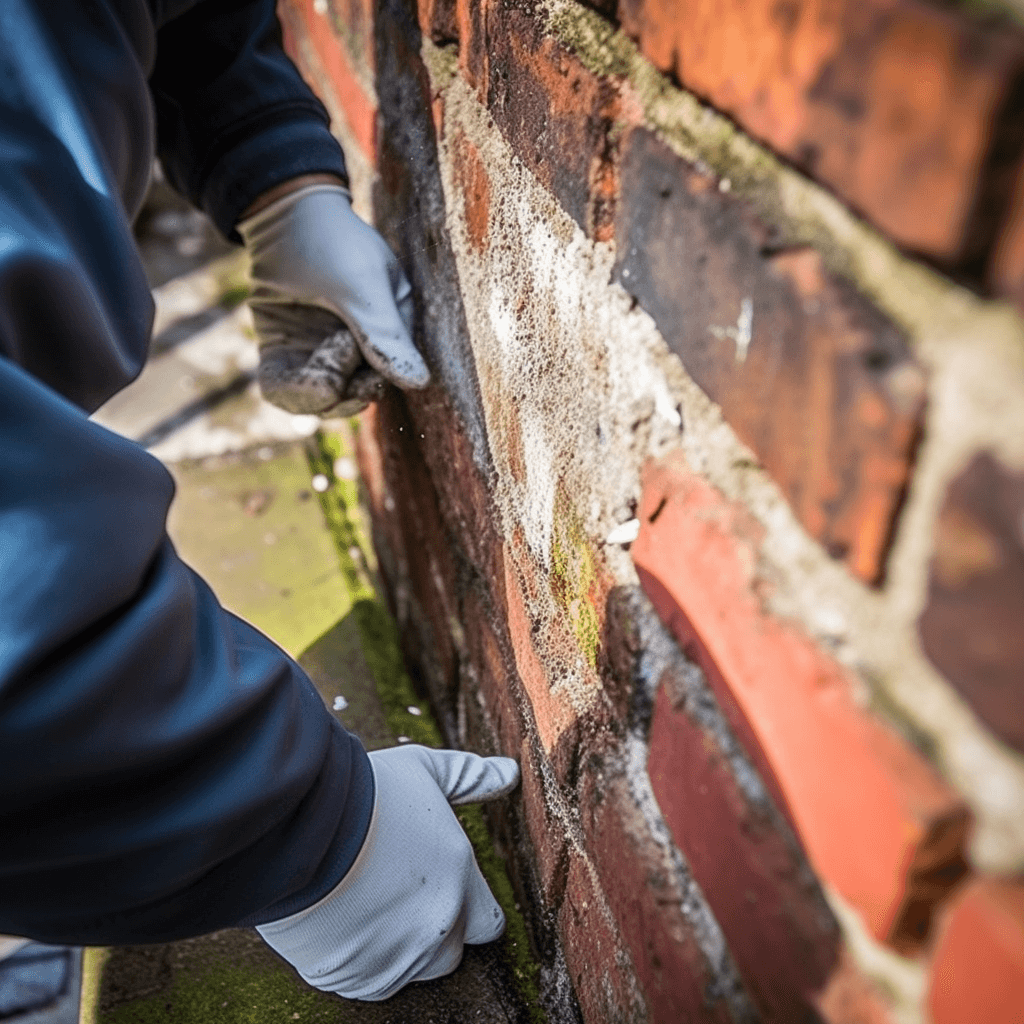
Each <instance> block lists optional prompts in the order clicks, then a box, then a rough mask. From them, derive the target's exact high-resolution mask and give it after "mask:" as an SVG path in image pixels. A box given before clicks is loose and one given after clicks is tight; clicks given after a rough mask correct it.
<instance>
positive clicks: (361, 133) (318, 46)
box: [280, 0, 377, 164]
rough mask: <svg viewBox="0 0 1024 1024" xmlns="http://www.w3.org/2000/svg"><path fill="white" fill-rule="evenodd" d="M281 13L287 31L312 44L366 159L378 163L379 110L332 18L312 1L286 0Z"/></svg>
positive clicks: (325, 76)
mask: <svg viewBox="0 0 1024 1024" xmlns="http://www.w3.org/2000/svg"><path fill="white" fill-rule="evenodd" d="M280 14H281V20H282V22H283V24H284V25H285V27H286V29H287V31H288V32H289V33H290V34H291V35H292V36H293V37H296V38H302V39H305V40H306V41H307V42H308V43H309V45H310V48H311V49H312V51H313V52H314V53H315V55H316V57H317V59H318V60H319V62H320V65H321V67H320V70H321V71H322V73H323V78H325V79H326V80H327V81H329V82H330V84H331V86H332V89H333V92H334V96H335V98H336V100H337V102H338V105H339V106H340V107H341V108H342V109H343V110H344V111H345V116H346V118H347V119H348V123H349V128H350V129H351V131H352V134H353V135H354V136H355V140H356V142H358V143H359V147H360V149H362V151H363V153H364V154H365V156H366V158H367V159H368V160H369V161H370V162H371V163H373V164H376V162H377V108H376V106H375V104H373V103H372V102H371V100H370V98H369V97H368V96H367V95H366V93H365V92H364V90H363V87H362V86H361V85H360V84H359V79H358V78H357V76H356V73H355V69H354V68H353V66H352V58H351V56H350V55H349V53H348V50H347V49H346V48H345V44H344V43H343V42H342V41H341V40H340V39H339V38H338V37H337V36H336V35H335V33H334V30H333V28H332V27H331V22H330V19H329V18H327V17H325V16H324V15H321V14H317V13H316V11H314V9H313V0H287V3H283V4H281V9H280Z"/></svg>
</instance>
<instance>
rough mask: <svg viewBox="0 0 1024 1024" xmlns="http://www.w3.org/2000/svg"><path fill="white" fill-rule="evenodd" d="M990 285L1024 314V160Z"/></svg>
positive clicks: (999, 243)
mask: <svg viewBox="0 0 1024 1024" xmlns="http://www.w3.org/2000/svg"><path fill="white" fill-rule="evenodd" d="M990 284H991V285H992V288H993V290H994V291H995V292H997V293H998V294H1000V295H1005V296H1007V297H1008V298H1010V299H1012V300H1013V301H1014V302H1015V303H1016V304H1017V308H1018V309H1019V310H1020V312H1021V314H1022V315H1024V163H1022V164H1021V168H1020V172H1019V173H1018V175H1017V181H1016V183H1015V185H1014V192H1013V200H1012V201H1011V203H1010V207H1009V212H1008V215H1007V218H1006V223H1005V225H1004V226H1003V230H1002V232H1001V234H1000V236H999V239H998V241H997V244H996V249H995V253H994V254H993V257H992V269H991V279H990Z"/></svg>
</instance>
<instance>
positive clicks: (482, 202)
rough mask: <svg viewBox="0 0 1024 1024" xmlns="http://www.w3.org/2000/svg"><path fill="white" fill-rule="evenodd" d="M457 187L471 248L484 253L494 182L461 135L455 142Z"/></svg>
mask: <svg viewBox="0 0 1024 1024" xmlns="http://www.w3.org/2000/svg"><path fill="white" fill-rule="evenodd" d="M451 148H452V154H453V163H454V171H455V184H456V185H457V187H458V190H459V193H460V195H461V197H462V210H463V215H464V218H465V222H466V234H467V235H468V236H469V244H470V247H471V248H473V249H475V250H476V251H477V252H483V250H484V248H485V247H486V245H487V234H488V230H489V227H490V223H489V218H490V209H491V183H490V179H489V178H488V177H487V170H486V168H485V167H484V164H483V160H481V159H480V151H479V150H478V149H477V148H476V146H475V145H474V144H473V143H472V142H471V141H470V140H469V139H468V138H466V136H465V135H463V134H462V133H461V132H460V133H459V135H458V136H457V138H455V139H454V140H453V141H452V147H451Z"/></svg>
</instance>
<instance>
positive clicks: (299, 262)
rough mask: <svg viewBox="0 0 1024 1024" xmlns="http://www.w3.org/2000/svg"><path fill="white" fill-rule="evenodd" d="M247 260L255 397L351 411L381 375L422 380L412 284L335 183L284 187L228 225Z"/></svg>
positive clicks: (302, 409)
mask: <svg viewBox="0 0 1024 1024" xmlns="http://www.w3.org/2000/svg"><path fill="white" fill-rule="evenodd" d="M237 229H238V232H239V234H240V235H241V236H242V238H243V240H244V241H245V244H246V246H247V248H248V249H249V253H250V256H251V259H252V280H253V293H252V296H251V297H250V300H249V304H250V307H251V308H252V314H253V321H254V324H255V327H256V336H257V340H258V342H259V345H260V367H259V373H258V377H259V382H260V388H261V390H262V392H263V396H264V397H265V398H266V399H267V400H268V401H270V402H273V403H274V404H275V405H278V406H280V407H281V408H283V409H287V410H288V411H289V412H294V413H316V414H321V415H322V414H325V413H328V412H330V413H332V414H335V415H343V416H347V415H351V414H352V413H353V412H357V411H358V410H359V409H361V408H363V407H365V406H366V404H367V403H368V402H370V401H373V400H374V399H376V398H378V397H379V396H380V394H381V392H382V390H383V387H384V380H389V381H391V382H392V383H394V384H396V385H398V387H400V388H422V387H425V386H426V384H427V382H428V381H429V379H430V371H429V370H428V369H427V365H426V363H425V362H424V361H423V358H422V357H421V356H420V354H419V352H417V351H416V348H415V346H414V345H413V343H412V339H411V337H410V334H411V331H412V319H413V303H412V288H411V286H410V284H409V281H408V280H407V278H406V276H405V274H404V273H403V272H402V268H401V266H400V265H399V263H398V260H397V259H396V257H395V254H394V253H393V252H392V251H391V249H390V248H388V245H387V243H386V242H385V241H384V239H383V238H381V236H380V235H379V234H377V232H376V231H374V229H373V228H372V227H370V226H369V225H368V224H366V223H365V222H364V221H362V220H360V219H359V218H358V217H357V216H356V215H355V214H354V213H353V212H352V206H351V203H350V201H349V193H348V190H347V189H345V188H343V187H342V186H341V185H329V184H313V185H307V186H305V187H303V188H299V189H297V190H296V191H294V192H290V193H288V194H286V195H284V196H282V197H281V198H280V199H277V200H276V201H274V202H272V203H271V204H270V205H269V206H267V207H265V208H264V209H261V210H259V211H258V212H257V213H254V214H253V215H252V216H250V217H247V218H246V219H245V220H242V221H240V222H239V223H238V225H237Z"/></svg>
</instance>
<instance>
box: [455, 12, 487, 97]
mask: <svg viewBox="0 0 1024 1024" xmlns="http://www.w3.org/2000/svg"><path fill="white" fill-rule="evenodd" d="M492 3H493V0H455V23H456V29H457V32H458V38H459V70H460V71H461V72H462V76H463V78H465V79H466V81H467V82H469V84H470V85H471V86H472V87H473V88H474V89H476V91H477V93H478V94H479V96H480V99H481V101H483V100H484V99H485V97H486V95H487V73H488V72H487V68H488V63H489V60H490V50H489V45H490V39H489V38H488V33H487V17H488V12H489V10H490V7H491V4H492Z"/></svg>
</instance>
